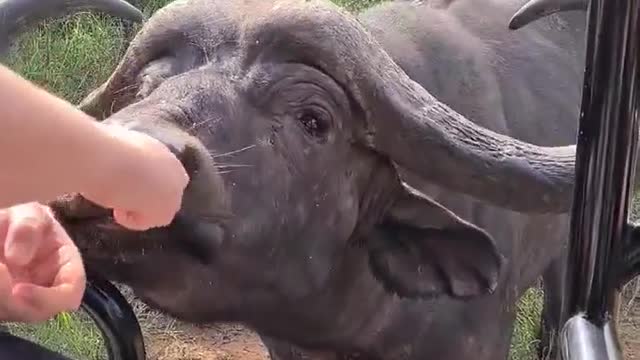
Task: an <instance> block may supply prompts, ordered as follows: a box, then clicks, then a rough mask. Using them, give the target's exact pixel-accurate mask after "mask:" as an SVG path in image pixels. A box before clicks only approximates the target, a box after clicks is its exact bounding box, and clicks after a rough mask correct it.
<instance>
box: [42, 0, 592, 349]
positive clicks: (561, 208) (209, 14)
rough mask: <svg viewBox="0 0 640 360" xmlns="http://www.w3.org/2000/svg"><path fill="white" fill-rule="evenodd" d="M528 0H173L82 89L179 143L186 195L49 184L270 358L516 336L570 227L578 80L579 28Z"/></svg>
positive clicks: (174, 291) (94, 105) (107, 244)
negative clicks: (524, 16) (161, 210)
mask: <svg viewBox="0 0 640 360" xmlns="http://www.w3.org/2000/svg"><path fill="white" fill-rule="evenodd" d="M519 5H520V4H516V3H513V4H504V2H503V3H498V2H492V1H488V2H487V3H486V4H483V5H479V4H476V5H474V4H473V2H471V1H468V2H465V1H460V2H457V1H454V2H452V3H451V4H449V5H448V6H445V7H444V8H432V7H430V6H429V5H428V4H420V3H418V2H397V3H389V4H385V5H381V6H379V7H375V8H373V9H371V10H369V11H367V12H365V13H363V14H361V15H360V16H359V18H358V19H356V18H355V17H354V16H352V15H350V14H348V13H346V12H344V11H342V10H340V9H339V8H337V7H335V6H334V5H332V4H330V3H328V2H323V1H307V0H237V1H222V0H186V1H184V0H178V1H175V2H173V3H171V4H170V5H168V6H167V7H165V8H163V9H162V10H160V11H158V12H157V13H156V14H154V16H153V17H152V18H151V19H149V20H148V22H147V23H146V25H145V27H144V28H143V29H142V30H141V31H140V32H139V33H138V34H137V36H136V38H135V39H134V40H133V41H132V43H131V45H130V47H129V49H128V51H127V52H126V54H125V55H124V57H123V58H122V60H121V62H120V64H119V65H118V67H117V68H116V70H115V71H114V73H113V74H112V76H111V77H110V78H109V79H108V81H106V82H105V83H104V84H103V85H102V86H100V87H99V88H98V89H96V90H95V91H94V92H93V93H92V94H90V95H89V96H88V97H87V99H85V100H84V101H83V102H82V104H81V108H82V109H83V110H84V111H86V112H88V113H90V114H92V115H94V116H96V117H98V118H100V119H103V121H105V122H111V123H118V124H121V125H123V126H127V127H130V128H133V129H137V130H139V131H143V132H146V133H148V134H150V135H152V136H154V137H156V138H157V139H159V140H160V141H162V142H164V143H165V144H167V146H169V147H170V148H171V149H172V150H173V151H174V152H175V153H176V155H177V156H178V157H179V158H180V160H181V161H182V162H183V164H184V165H185V167H186V168H187V170H188V172H189V174H190V175H191V182H190V184H189V186H188V188H187V191H186V193H185V197H184V202H183V208H182V209H181V211H180V213H179V214H178V215H177V217H176V219H175V221H174V222H173V223H172V224H171V225H170V226H168V227H165V228H158V229H152V230H149V231H146V232H131V231H127V230H125V229H123V228H121V227H119V226H118V225H116V224H114V223H113V220H112V218H111V216H110V212H109V211H108V210H105V209H101V208H99V207H97V206H95V205H94V204H91V203H89V202H88V201H86V200H84V199H83V198H81V197H79V196H77V195H68V196H65V197H63V198H61V199H59V200H57V201H55V202H54V203H52V204H51V205H52V207H53V208H54V210H55V211H56V213H57V216H58V217H59V219H60V221H61V222H62V223H63V224H64V226H65V228H66V229H67V231H69V233H70V234H71V235H72V237H73V238H74V239H75V241H76V243H77V244H78V246H79V247H80V249H81V250H82V253H83V256H84V259H85V262H86V264H87V267H88V268H89V269H90V270H91V271H95V272H97V273H99V274H100V275H102V276H104V277H106V278H108V279H110V280H113V281H118V282H122V283H125V284H127V285H129V286H131V287H132V288H133V289H134V291H135V292H136V293H137V295H138V296H140V297H141V298H142V299H143V300H145V301H146V302H147V303H148V304H150V305H152V306H154V307H155V308H157V309H161V310H163V311H165V312H167V313H168V314H170V315H172V316H175V317H177V318H180V319H184V320H188V321H194V322H214V321H236V322H242V323H244V324H246V325H248V326H250V327H251V328H253V329H255V330H256V331H257V332H258V333H259V334H260V335H261V337H262V338H263V339H264V341H265V344H266V345H267V347H268V348H269V352H270V354H271V356H272V358H274V359H300V358H307V357H312V358H317V359H322V358H336V359H337V358H339V359H347V358H355V357H362V358H369V359H425V358H426V359H492V360H493V359H500V358H506V356H507V353H508V350H509V343H510V337H511V329H512V326H513V319H514V316H515V312H516V309H515V304H516V301H517V300H518V297H519V296H520V295H521V294H522V293H523V291H524V290H525V289H526V288H527V287H529V286H530V285H531V284H532V283H533V281H534V280H535V279H536V278H537V277H538V276H539V275H540V274H541V273H542V272H543V271H544V270H545V269H546V268H548V266H549V265H550V263H551V262H552V260H553V258H554V257H555V256H556V255H558V254H560V253H561V251H562V247H563V245H564V244H565V241H564V240H565V239H564V238H563V237H562V234H563V233H562V232H563V231H564V230H565V226H564V225H565V223H564V219H565V217H566V213H567V211H568V209H569V208H570V205H571V199H572V191H573V179H574V178H573V175H574V174H573V171H574V167H573V165H574V156H575V146H571V145H567V146H557V147H556V146H555V145H564V144H572V143H573V142H574V141H573V140H574V139H573V137H575V134H573V136H571V138H569V136H567V138H566V139H565V135H564V134H565V133H568V132H569V130H567V128H571V129H575V123H576V119H577V115H576V112H577V110H578V104H577V103H578V99H579V96H578V95H579V94H578V91H579V87H580V84H579V83H578V81H577V80H576V79H574V77H573V75H574V74H576V75H575V76H578V74H579V73H580V68H579V67H580V59H578V58H577V57H576V56H575V54H573V53H571V51H569V50H566V46H565V47H563V46H564V45H567V44H564V43H562V42H563V41H564V42H567V43H568V44H570V43H571V41H570V39H569V36H566V37H564V36H563V35H562V34H560V35H558V37H559V40H558V42H559V43H562V44H559V45H558V44H557V43H556V42H554V41H551V39H550V37H551V36H552V34H555V33H556V32H553V31H550V30H548V29H546V28H541V27H540V26H536V24H532V26H530V27H527V28H525V29H523V30H522V31H519V32H508V31H507V30H508V29H507V22H508V20H509V17H510V16H511V15H512V14H513V13H514V12H515V11H516V10H517V8H518V6H519ZM424 19H428V21H427V20H424ZM489 40H490V41H489ZM501 43H502V44H506V45H508V46H506V47H505V49H503V50H498V48H499V47H500V44H501ZM560 45H563V46H560ZM516 50H518V51H522V52H521V53H520V54H518V53H516V52H515V51H516ZM510 54H511V55H510ZM540 59H544V61H540ZM545 61H546V62H547V64H546V65H545ZM463 115H465V116H467V117H468V118H469V119H472V121H469V120H467V119H466V118H465V116H463ZM517 138H520V139H521V140H517ZM525 141H528V142H525ZM535 143H539V144H535ZM540 145H548V146H553V147H543V146H540ZM405 180H406V182H405ZM108 182H109V180H108V179H105V186H108ZM436 186H437V188H436ZM416 187H419V188H420V189H421V190H423V191H424V193H423V192H421V191H418V190H416V189H415V188H416ZM425 194H429V195H425ZM462 194H464V195H462ZM436 199H437V200H436ZM442 204H445V205H442ZM505 209H510V210H505ZM520 212H521V213H522V214H521V213H520ZM524 214H529V215H524ZM563 214H565V215H563ZM465 219H466V220H465ZM556 230H557V231H559V232H560V234H556V233H555V231H556ZM494 240H495V241H494ZM501 269H502V271H501Z"/></svg>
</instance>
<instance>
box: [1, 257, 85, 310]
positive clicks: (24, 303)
mask: <svg viewBox="0 0 640 360" xmlns="http://www.w3.org/2000/svg"><path fill="white" fill-rule="evenodd" d="M56 267H58V271H57V273H56V275H55V278H54V280H53V282H52V285H51V286H47V285H42V284H37V283H18V284H15V285H14V286H13V289H12V294H11V295H12V297H13V298H14V302H13V310H14V311H15V312H16V313H18V314H20V315H21V320H22V321H26V322H38V321H43V320H46V319H48V318H50V317H51V316H53V315H55V314H57V313H60V312H62V311H75V310H77V309H78V308H79V307H80V304H81V302H82V296H83V294H84V291H85V286H86V275H85V271H84V266H83V264H82V260H81V258H80V255H79V253H78V251H77V248H75V247H74V246H73V245H71V244H69V245H64V246H63V247H61V248H60V250H59V251H58V252H57V254H56V255H52V256H51V257H50V258H48V259H46V260H45V262H44V263H43V264H42V265H41V269H55V268H56Z"/></svg>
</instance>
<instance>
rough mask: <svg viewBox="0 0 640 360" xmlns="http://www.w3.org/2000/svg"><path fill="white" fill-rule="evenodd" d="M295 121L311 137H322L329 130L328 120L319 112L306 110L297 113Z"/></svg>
mask: <svg viewBox="0 0 640 360" xmlns="http://www.w3.org/2000/svg"><path fill="white" fill-rule="evenodd" d="M296 120H298V122H299V123H300V124H301V125H302V127H303V128H304V130H305V131H306V132H307V133H308V134H309V135H311V136H315V137H323V136H324V135H325V134H326V133H327V131H328V130H329V120H328V119H327V117H326V115H325V114H322V113H321V112H320V111H316V110H312V109H307V110H303V111H301V112H299V113H298V114H297V116H296Z"/></svg>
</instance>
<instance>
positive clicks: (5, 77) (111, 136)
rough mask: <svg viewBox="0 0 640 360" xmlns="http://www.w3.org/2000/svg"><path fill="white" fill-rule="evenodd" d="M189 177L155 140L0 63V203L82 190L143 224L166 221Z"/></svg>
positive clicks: (127, 221) (123, 220) (131, 222)
mask: <svg viewBox="0 0 640 360" xmlns="http://www.w3.org/2000/svg"><path fill="white" fill-rule="evenodd" d="M188 181H189V178H188V176H187V174H186V171H185V169H184V168H183V167H182V164H181V163H180V162H179V161H178V159H177V158H176V157H175V156H174V155H173V154H172V153H171V152H170V151H169V150H168V149H167V148H166V147H165V146H164V145H163V144H161V143H160V142H158V141H157V140H155V139H152V138H150V137H149V136H147V135H144V134H141V133H137V132H134V131H129V130H125V129H123V128H119V127H114V126H108V125H103V124H101V123H99V122H96V121H95V120H94V119H93V118H91V117H89V116H88V115H86V114H85V113H83V112H82V111H80V110H79V109H77V108H75V107H74V106H73V105H71V104H69V103H67V102H66V101H64V100H62V99H59V98H57V97H55V96H53V95H51V94H49V93H47V92H46V91H45V90H43V89H41V88H39V87H37V86H35V85H33V84H32V83H30V82H29V81H27V80H25V79H23V78H22V77H20V76H18V75H17V74H15V73H13V72H12V71H11V70H10V69H8V68H6V67H4V66H2V65H0V208H3V207H8V206H11V205H14V204H19V203H26V202H34V201H35V202H41V203H44V202H48V201H50V200H52V199H54V198H55V197H57V196H60V195H62V194H66V193H81V194H82V195H83V196H85V197H86V198H88V199H89V200H92V201H94V202H96V203H98V204H99V205H102V206H103V207H105V208H109V209H114V217H115V219H116V221H118V222H119V223H120V224H121V225H124V226H127V227H129V228H131V229H134V230H145V229H148V228H151V227H156V226H163V225H167V224H169V223H170V222H171V220H172V219H173V217H174V216H175V213H176V212H177V211H178V210H179V208H180V206H181V201H182V192H183V191H184V189H185V187H186V185H187V183H188Z"/></svg>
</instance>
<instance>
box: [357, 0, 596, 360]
mask: <svg viewBox="0 0 640 360" xmlns="http://www.w3.org/2000/svg"><path fill="white" fill-rule="evenodd" d="M531 3H534V4H533V5H534V6H531V4H530V3H529V6H525V7H524V9H523V10H522V11H518V10H519V9H520V8H521V7H522V6H523V5H525V2H523V1H515V0H486V1H471V0H456V1H453V2H452V5H451V6H450V7H449V8H448V9H447V10H445V11H444V12H441V13H439V15H436V14H438V13H437V12H434V11H430V10H427V9H424V8H423V10H422V13H421V12H420V11H416V9H415V7H416V5H414V4H411V3H407V4H399V3H394V4H388V5H383V6H380V7H377V8H376V9H372V10H371V11H368V12H366V13H365V14H363V15H362V16H361V19H363V20H364V21H365V24H366V25H367V28H368V29H370V30H371V31H372V32H373V34H374V36H376V38H377V39H378V40H380V41H381V43H382V44H383V46H384V47H385V49H386V50H387V51H388V52H389V53H390V54H392V56H393V57H394V60H395V61H396V62H397V63H398V64H399V65H400V66H401V67H402V68H403V69H404V70H405V71H407V73H408V74H409V76H411V77H412V78H413V79H415V80H416V81H418V82H419V83H420V84H422V85H423V86H424V87H425V88H426V89H427V90H429V91H430V92H431V93H432V94H433V95H434V96H436V97H437V98H438V99H439V100H441V101H443V102H445V103H446V104H448V105H449V106H451V107H452V108H453V109H455V110H456V111H458V112H460V113H461V114H463V115H465V116H466V117H467V118H469V119H472V120H473V121H474V122H476V123H478V124H480V125H482V126H485V127H487V128H489V129H492V130H494V131H496V132H499V133H503V134H507V135H509V136H512V137H514V138H517V139H520V140H523V141H527V142H530V143H534V144H538V145H544V146H553V145H566V144H573V143H575V139H576V131H577V125H578V121H577V120H578V115H579V110H580V95H581V92H580V91H581V86H582V80H583V74H582V72H583V69H584V52H585V41H584V36H585V29H586V21H585V20H586V17H585V12H584V11H570V10H576V9H580V10H584V6H583V5H582V4H580V1H575V0H568V1H567V0H565V1H563V0H549V1H547V0H542V1H532V2H531ZM549 8H551V9H549ZM541 9H542V11H540V10H541ZM559 11H563V12H560V13H556V12H559ZM426 12H429V13H430V14H429V15H424V13H426ZM516 13H517V15H516V16H513V15H514V14H516ZM554 13H555V14H554ZM391 14H393V15H391ZM551 14H554V15H551ZM548 15H551V16H548ZM512 16H513V18H512ZM425 18H428V19H430V21H429V22H426V21H421V20H420V19H425ZM396 19H402V20H398V21H397V22H396V23H395V24H398V23H403V25H402V26H397V25H395V24H392V23H393V22H395V21H396ZM540 19H541V20H540ZM536 20H537V21H536ZM510 21H511V22H510ZM460 24H462V25H463V26H460ZM506 24H509V25H510V26H511V27H512V28H514V29H515V28H519V29H518V30H515V31H509V30H506V29H505V28H506ZM416 34H418V35H416ZM451 39H455V41H453V40H451ZM409 177H410V179H412V180H413V181H412V183H413V184H414V185H415V186H417V187H418V188H419V189H420V190H421V191H423V192H424V193H426V194H428V195H429V196H432V197H433V198H434V199H436V200H437V201H438V202H440V203H441V204H443V205H445V206H446V207H448V208H449V209H451V210H453V211H454V212H456V213H457V214H458V215H460V216H461V217H463V218H465V219H467V220H469V221H471V222H472V223H474V224H476V225H478V226H479V227H481V228H483V229H485V230H487V231H488V232H489V233H490V234H491V235H492V236H493V237H494V238H495V239H496V241H497V243H498V244H499V245H498V246H499V247H500V248H501V249H504V251H505V252H506V253H508V254H510V256H509V257H508V258H509V260H510V261H511V262H512V263H514V264H517V266H514V267H513V268H511V269H510V270H509V271H508V273H509V274H510V275H511V277H512V278H511V279H510V280H508V281H509V282H510V283H511V284H512V285H511V286H512V290H513V292H514V293H515V294H520V293H521V291H522V290H523V289H525V288H526V287H529V286H530V285H532V284H533V283H534V281H535V280H536V278H537V277H538V276H540V275H542V276H543V282H544V290H545V292H544V294H545V299H544V308H543V314H542V315H543V324H542V328H541V331H542V332H541V334H540V337H541V343H540V346H539V351H540V355H542V356H547V355H548V356H551V357H553V356H555V350H556V346H557V343H555V342H556V341H557V340H558V339H557V331H558V329H559V327H560V326H561V324H560V323H559V321H560V312H561V305H562V296H563V289H564V286H563V281H564V273H563V270H564V266H565V263H564V261H565V256H566V255H565V253H564V251H565V250H566V246H567V240H568V237H569V215H568V214H562V215H544V216H532V215H524V214H521V213H516V212H512V211H507V210H504V209H500V208H497V207H494V206H491V205H488V204H487V203H486V202H481V201H478V200H474V199H472V198H471V197H468V196H465V195H461V194H454V193H452V192H450V191H447V190H446V189H443V188H441V187H438V186H436V185H432V184H422V185H417V184H420V180H419V179H418V178H416V177H413V176H412V175H411V174H409ZM523 191H526V187H523ZM501 246H504V248H502V247H501ZM503 301H504V300H503ZM503 306H505V307H509V306H511V301H510V300H507V301H504V302H503ZM514 315H515V313H514V312H513V311H510V312H506V311H505V314H504V317H503V320H502V323H501V325H497V324H496V328H497V329H502V331H504V333H503V334H500V335H487V336H488V337H487V338H485V339H487V340H486V341H487V342H489V343H494V342H499V343H501V344H503V345H505V344H506V343H507V340H508V338H506V337H505V336H507V334H509V335H510V332H508V331H507V329H510V328H511V325H512V316H514ZM491 336H494V337H493V338H492V337H491Z"/></svg>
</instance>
